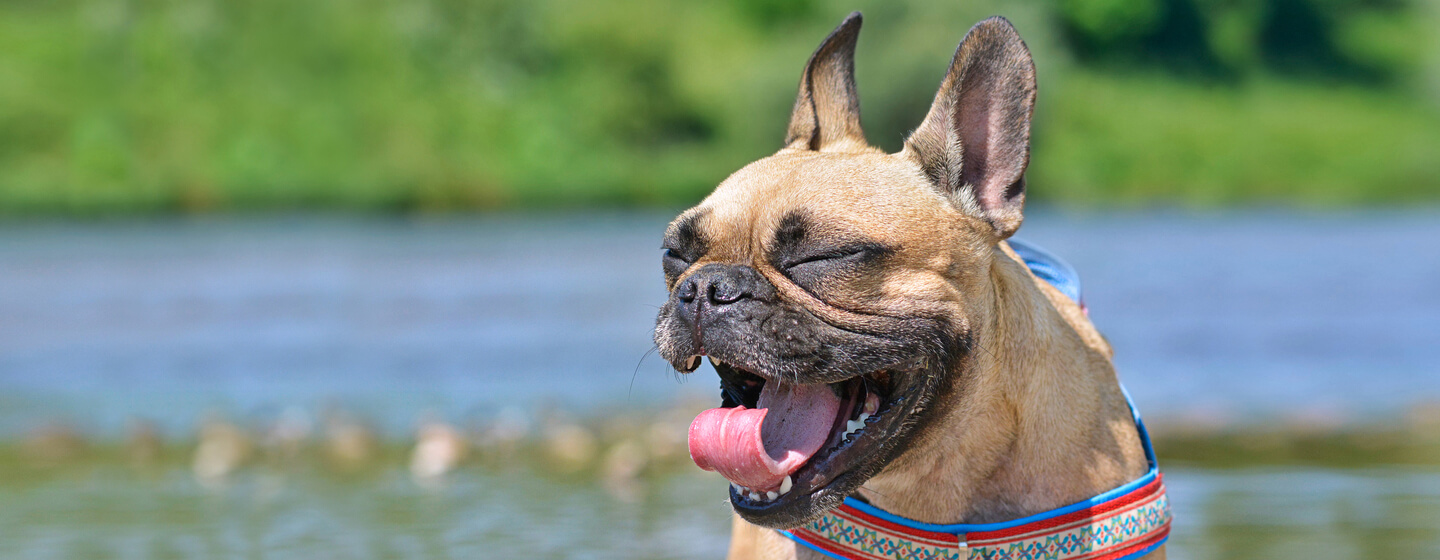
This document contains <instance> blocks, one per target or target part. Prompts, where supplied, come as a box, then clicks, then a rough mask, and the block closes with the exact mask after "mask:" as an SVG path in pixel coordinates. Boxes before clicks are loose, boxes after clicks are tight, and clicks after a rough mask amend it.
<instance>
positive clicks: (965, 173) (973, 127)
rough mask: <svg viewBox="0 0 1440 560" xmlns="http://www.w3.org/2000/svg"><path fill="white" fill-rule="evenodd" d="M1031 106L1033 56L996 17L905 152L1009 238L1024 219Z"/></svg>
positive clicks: (959, 58)
mask: <svg viewBox="0 0 1440 560" xmlns="http://www.w3.org/2000/svg"><path fill="white" fill-rule="evenodd" d="M1034 108H1035V63H1034V62H1033V61H1032V60H1031V58H1030V50H1029V49H1027V48H1026V47H1025V42H1024V41H1022V40H1020V34H1019V33H1017V32H1016V31H1015V27H1014V26H1012V25H1010V22H1009V21H1006V20H1005V18H1001V17H993V18H990V19H987V20H985V21H982V22H980V23H978V24H976V25H975V27H973V28H971V29H970V32H969V33H967V34H966V35H965V39H964V40H963V41H961V42H960V48H959V49H957V50H956V52H955V58H954V60H953V61H951V63H950V70H949V72H947V73H946V75H945V79H944V81H942V82H941V83H940V91H939V92H938V93H936V94H935V102H934V103H933V104H932V105H931V106H930V113H929V114H928V115H926V116H925V121H924V122H923V123H921V125H920V126H919V127H918V128H916V129H915V132H914V133H913V134H911V135H910V137H909V138H908V139H906V141H905V146H906V150H907V151H909V152H910V153H911V154H912V155H913V156H914V157H915V159H916V161H917V162H918V163H919V164H920V166H921V167H922V168H923V169H924V170H925V173H926V174H927V175H928V176H929V177H930V179H931V181H932V182H934V183H935V185H936V187H937V188H939V189H941V190H942V191H944V192H945V193H946V194H948V195H949V196H950V197H951V198H952V200H955V201H956V203H957V204H959V205H960V206H961V207H962V208H964V209H965V210H966V211H968V212H971V213H973V214H975V215H977V216H978V217H980V218H983V219H985V220H986V221H988V222H989V223H990V224H991V225H992V226H994V228H995V231H996V233H997V234H998V235H999V236H1000V237H1001V238H1004V237H1009V236H1010V235H1011V234H1013V233H1015V230H1016V229H1019V227H1020V222H1021V220H1022V215H1021V210H1022V208H1023V206H1024V202H1025V168H1026V167H1027V166H1029V164H1030V117H1031V114H1032V113H1033V111H1034Z"/></svg>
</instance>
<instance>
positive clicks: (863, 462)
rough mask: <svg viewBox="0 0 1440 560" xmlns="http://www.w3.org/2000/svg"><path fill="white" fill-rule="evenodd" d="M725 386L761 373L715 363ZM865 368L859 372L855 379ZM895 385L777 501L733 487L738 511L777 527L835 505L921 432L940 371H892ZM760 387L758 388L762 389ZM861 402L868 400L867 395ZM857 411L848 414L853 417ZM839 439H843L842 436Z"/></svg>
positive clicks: (732, 496)
mask: <svg viewBox="0 0 1440 560" xmlns="http://www.w3.org/2000/svg"><path fill="white" fill-rule="evenodd" d="M716 371H717V372H719V373H720V375H721V379H722V387H724V386H726V385H727V384H733V383H734V382H736V381H737V380H740V381H751V380H752V379H751V378H753V379H761V378H760V377H759V376H756V375H755V374H752V373H749V372H746V371H743V370H740V369H738V368H735V367H731V366H729V365H722V366H719V367H717V368H716ZM863 375H865V374H861V375H855V376H852V377H851V380H854V379H856V378H861V377H862V376H863ZM890 376H891V379H890V386H889V388H888V391H887V392H886V393H882V397H881V402H880V406H879V408H878V409H877V411H876V413H875V414H874V415H873V416H872V417H871V418H870V420H869V421H867V425H866V427H865V429H864V431H862V432H860V434H859V436H858V437H856V438H854V439H852V440H850V441H849V442H848V443H847V442H844V440H843V437H840V438H835V439H832V440H831V441H829V442H827V443H826V447H825V448H823V449H821V450H820V451H819V452H818V453H816V454H815V456H814V457H812V458H811V459H810V461H807V462H806V463H805V464H804V465H803V466H801V467H800V470H798V471H796V472H795V473H794V474H793V475H791V476H792V478H793V489H792V490H791V491H790V492H788V493H786V494H785V495H782V496H780V497H778V498H776V499H775V500H774V501H769V502H757V501H751V500H750V499H748V498H747V497H745V496H744V495H741V494H740V493H739V492H737V491H736V490H735V488H734V487H733V486H731V487H730V503H731V505H732V506H733V507H734V509H735V512H736V513H738V514H739V515H740V517H741V518H743V519H745V520H746V521H748V522H750V523H754V524H757V525H761V526H765V527H770V528H773V529H790V528H794V527H796V526H799V525H802V524H804V523H806V522H809V521H810V520H813V519H815V518H817V517H819V516H820V515H821V514H823V513H824V512H825V511H827V510H829V509H831V508H834V507H836V506H838V505H840V503H841V502H842V501H844V499H845V497H846V496H849V495H850V494H851V493H852V492H854V491H855V490H856V489H857V488H859V487H860V485H862V484H864V483H865V481H867V480H869V479H870V477H872V476H874V475H875V474H876V473H879V472H880V470H881V469H883V468H884V467H885V466H886V465H888V464H889V463H890V461H891V460H893V458H894V457H895V456H897V455H898V453H899V452H900V451H903V450H904V449H905V448H906V447H908V442H909V440H910V439H912V438H913V437H914V436H915V434H916V429H915V428H916V427H917V425H918V424H919V422H917V421H916V416H917V415H918V414H920V413H921V412H923V411H924V410H925V405H926V403H927V402H928V401H929V397H930V394H931V393H933V391H934V390H935V387H934V386H933V383H927V382H926V381H927V380H933V379H936V378H938V377H940V376H938V375H932V374H929V372H926V371H923V370H912V371H908V372H896V373H890ZM758 392H759V390H758V389H756V390H755V393H757V394H758ZM722 393H723V395H724V396H723V397H722V400H724V401H726V402H725V403H724V405H725V406H733V405H732V404H731V403H732V402H736V401H739V404H748V405H753V404H754V402H753V401H750V402H749V403H745V402H744V400H742V398H743V397H742V398H735V397H734V396H732V395H734V394H735V393H734V392H732V391H722ZM856 406H863V400H862V402H861V403H859V404H857V405H856ZM853 416H854V414H853V412H852V413H851V414H850V415H849V416H847V417H853ZM837 439H838V442H837Z"/></svg>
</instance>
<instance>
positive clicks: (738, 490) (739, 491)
mask: <svg viewBox="0 0 1440 560" xmlns="http://www.w3.org/2000/svg"><path fill="white" fill-rule="evenodd" d="M730 487H731V488H734V489H735V493H736V494H739V495H741V496H744V495H745V489H744V488H741V487H740V485H739V484H735V483H734V482H731V483H730Z"/></svg>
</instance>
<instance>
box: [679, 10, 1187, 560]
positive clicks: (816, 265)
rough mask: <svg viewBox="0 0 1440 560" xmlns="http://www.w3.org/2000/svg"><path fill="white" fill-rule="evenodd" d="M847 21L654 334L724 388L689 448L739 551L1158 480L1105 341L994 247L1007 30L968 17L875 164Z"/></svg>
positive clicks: (1010, 43) (1009, 154) (1016, 71)
mask: <svg viewBox="0 0 1440 560" xmlns="http://www.w3.org/2000/svg"><path fill="white" fill-rule="evenodd" d="M860 24H861V17H860V14H859V13H854V14H851V15H850V16H849V17H847V18H846V19H845V20H844V22H842V23H841V24H840V26H839V27H838V28H836V29H835V30H834V31H833V32H832V33H831V34H830V35H829V36H828V37H826V38H825V40H824V42H823V43H821V45H820V47H819V48H818V49H817V50H816V51H815V53H814V54H813V55H812V56H811V57H810V60H809V62H808V63H807V64H806V65H805V69H804V72H803V73H802V74H801V78H800V88H799V95H798V97H797V98H796V100H795V107H794V110H793V112H792V114H791V116H790V123H789V127H788V129H787V131H786V133H785V140H784V147H782V148H780V150H779V151H778V152H776V153H775V154H774V155H771V156H769V157H765V158H763V159H760V160H758V161H755V162H753V163H751V164H749V165H746V166H745V167H744V168H742V169H740V170H739V171H737V172H735V173H734V174H733V175H731V176H730V177H729V178H727V179H725V180H724V181H723V182H721V183H720V185H719V186H718V187H716V189H715V190H714V192H713V193H712V194H710V195H709V196H708V197H706V198H705V199H704V200H703V201H702V202H700V204H699V205H697V206H695V207H693V208H690V209H688V210H686V211H685V212H683V213H681V214H680V215H679V217H677V218H676V219H675V221H674V222H672V223H671V224H670V225H669V227H668V229H667V230H666V232H665V236H664V243H663V251H664V252H663V257H662V261H663V262H662V265H663V268H664V273H665V282H666V286H667V287H668V289H669V298H668V301H666V303H665V304H664V306H663V307H662V308H661V309H660V311H659V317H658V319H657V321H656V327H655V342H656V345H657V346H658V349H659V353H660V355H661V356H663V357H664V359H665V360H666V361H668V362H669V363H670V364H671V365H673V366H674V367H675V368H676V369H677V370H679V371H682V372H685V373H689V372H693V371H694V370H695V369H696V368H697V367H699V365H700V364H701V357H702V356H704V357H708V358H709V360H710V362H711V364H712V365H713V366H714V369H715V371H716V372H717V373H718V374H719V377H720V388H721V407H719V408H715V409H712V410H708V411H705V412H703V413H701V414H700V416H699V417H697V418H696V420H695V423H694V424H692V426H691V429H690V453H691V456H692V458H693V459H694V460H695V462H696V463H697V464H699V465H700V466H701V467H702V468H706V469H708V470H714V471H717V472H719V473H720V474H722V475H723V476H724V477H725V478H726V479H728V480H729V481H730V482H731V491H730V502H731V505H732V506H733V508H734V510H735V513H736V514H738V515H737V517H736V518H735V520H734V527H733V533H732V542H731V549H730V557H731V558H796V557H799V558H808V557H817V558H818V557H819V556H818V555H817V554H818V553H816V552H814V551H811V550H809V549H807V548H805V547H800V546H797V545H796V543H795V542H793V541H791V540H788V539H786V538H784V537H783V536H782V535H780V534H779V533H778V532H777V531H776V530H784V529H790V528H794V527H797V526H799V525H801V524H803V523H807V522H809V521H811V520H813V519H815V518H817V517H818V516H820V515H821V514H823V513H825V512H826V511H828V510H830V509H831V508H835V507H836V506H837V505H839V504H840V503H841V502H842V501H843V500H844V499H845V498H846V497H847V496H853V497H855V498H858V499H861V500H863V501H865V502H868V503H869V504H872V505H874V506H876V507H878V508H882V509H883V510H885V511H888V512H891V513H893V514H896V515H900V516H904V517H906V518H909V519H913V520H918V521H922V522H926V523H935V524H951V523H991V522H999V521H1006V520H1011V519H1016V518H1020V517H1024V516H1027V515H1031V514H1035V513H1037V512H1043V511H1047V510H1051V509H1054V508H1058V507H1061V506H1064V505H1067V504H1071V503H1075V502H1077V501H1080V500H1084V499H1087V498H1089V497H1091V496H1095V495H1097V494H1100V493H1102V492H1105V491H1107V490H1110V489H1113V488H1115V487H1117V486H1120V485H1122V484H1124V483H1126V482H1127V481H1131V480H1134V479H1135V478H1136V477H1138V476H1141V475H1142V474H1143V473H1145V472H1146V470H1147V458H1146V453H1145V450H1144V448H1143V447H1142V443H1141V439H1140V435H1139V433H1138V431H1137V428H1136V424H1135V421H1134V419H1133V418H1132V415H1131V412H1130V409H1129V408H1128V406H1127V401H1126V398H1125V396H1124V395H1123V392H1122V390H1121V388H1120V386H1119V384H1118V382H1117V380H1116V375H1115V371H1114V367H1113V365H1112V363H1111V355H1112V351H1111V348H1110V346H1109V345H1108V343H1107V342H1106V340H1105V339H1104V338H1103V337H1102V336H1101V335H1100V334H1099V333H1098V332H1097V331H1096V329H1095V328H1094V326H1093V325H1092V324H1091V323H1090V321H1089V319H1088V318H1087V317H1086V314H1085V313H1084V312H1083V311H1082V309H1081V307H1080V306H1079V305H1078V304H1077V303H1076V302H1075V301H1073V300H1072V299H1070V298H1069V297H1066V296H1065V295H1063V294H1062V293H1060V292H1059V291H1057V290H1056V289H1055V288H1054V287H1053V286H1051V285H1050V284H1048V283H1046V282H1044V281H1041V280H1039V279H1037V277H1036V276H1035V275H1034V274H1032V273H1031V271H1030V270H1029V269H1028V268H1027V267H1026V266H1025V265H1024V264H1023V263H1022V262H1021V259H1020V258H1019V257H1018V256H1017V255H1016V254H1015V252H1014V251H1013V250H1012V249H1011V248H1010V246H1009V244H1008V243H1007V241H1006V240H1007V238H1009V237H1010V236H1011V235H1012V234H1014V233H1015V231H1016V230H1017V229H1019V228H1020V224H1021V221H1022V218H1023V216H1022V207H1023V205H1024V201H1025V191H1026V183H1025V169H1026V166H1027V165H1028V164H1029V159H1030V121H1031V114H1032V111H1033V108H1034V105H1035V92H1036V89H1035V66H1034V63H1033V62H1032V60H1031V56H1030V52H1029V50H1028V48H1027V47H1026V46H1025V43H1024V42H1023V41H1021V39H1020V36H1019V34H1018V33H1017V32H1016V31H1015V28H1014V27H1013V26H1012V25H1011V24H1010V22H1008V21H1007V20H1005V19H1003V18H1000V17H994V18H990V19H987V20H985V21H982V22H980V23H979V24H976V25H975V26H974V27H973V28H972V29H970V31H969V33H968V34H967V35H966V36H965V38H964V40H963V41H962V42H961V43H960V46H959V49H958V50H957V51H956V53H955V56H954V59H953V61H952V63H951V65H950V68H949V71H948V72H947V73H946V75H945V77H944V79H943V81H942V82H941V83H940V89H939V92H938V93H937V94H936V96H935V100H934V103H933V104H932V106H931V108H930V110H929V113H928V114H927V115H926V116H925V118H924V120H923V121H922V122H921V123H920V124H919V126H918V127H917V128H916V129H915V130H914V132H913V133H912V134H910V136H909V137H908V138H907V139H906V140H905V144H904V148H903V149H901V150H900V151H899V152H898V153H885V152H884V151H882V150H880V149H878V148H875V147H872V146H870V144H869V143H868V142H867V141H866V139H865V136H864V132H863V131H862V130H861V127H860V102H859V97H858V95H857V92H856V88H855V80H854V52H855V44H856V38H857V36H858V34H859V31H860ZM1164 554H1165V552H1164V548H1163V547H1161V548H1159V549H1157V550H1155V551H1154V552H1153V553H1152V554H1151V556H1150V557H1152V558H1155V557H1162V558H1163V556H1164Z"/></svg>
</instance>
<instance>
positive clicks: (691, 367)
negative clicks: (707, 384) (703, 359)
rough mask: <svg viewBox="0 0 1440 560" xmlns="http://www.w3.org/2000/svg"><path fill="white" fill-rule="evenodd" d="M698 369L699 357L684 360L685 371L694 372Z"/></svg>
mask: <svg viewBox="0 0 1440 560" xmlns="http://www.w3.org/2000/svg"><path fill="white" fill-rule="evenodd" d="M698 367H700V356H690V358H689V359H687V360H685V369H686V370H687V371H695V368H698Z"/></svg>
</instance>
